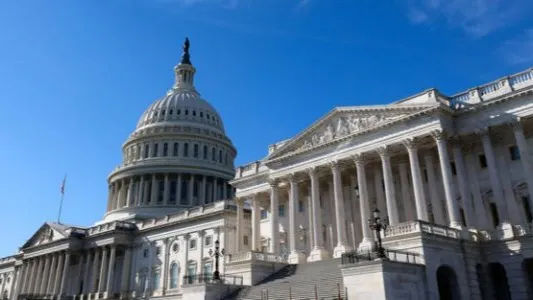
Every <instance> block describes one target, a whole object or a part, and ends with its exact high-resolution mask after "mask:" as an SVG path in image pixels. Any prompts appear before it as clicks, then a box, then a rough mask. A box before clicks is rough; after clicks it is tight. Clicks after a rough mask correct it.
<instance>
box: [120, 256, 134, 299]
mask: <svg viewBox="0 0 533 300" xmlns="http://www.w3.org/2000/svg"><path fill="white" fill-rule="evenodd" d="M131 251H132V250H131V248H130V247H126V250H125V253H124V262H123V263H122V275H121V277H122V279H121V281H120V293H121V295H122V296H123V298H124V297H125V296H126V295H127V293H128V291H129V288H130V270H131ZM126 298H127V297H126Z"/></svg>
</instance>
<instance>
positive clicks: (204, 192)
mask: <svg viewBox="0 0 533 300" xmlns="http://www.w3.org/2000/svg"><path fill="white" fill-rule="evenodd" d="M201 190H202V191H201V195H198V198H200V204H202V205H204V204H206V203H207V176H205V175H202V189H201Z"/></svg>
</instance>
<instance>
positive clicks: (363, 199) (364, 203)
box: [353, 154, 373, 250]
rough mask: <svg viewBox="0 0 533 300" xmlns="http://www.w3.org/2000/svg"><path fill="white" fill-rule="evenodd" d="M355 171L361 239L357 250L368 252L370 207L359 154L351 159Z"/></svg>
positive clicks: (364, 173) (364, 174) (371, 239)
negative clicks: (353, 162)
mask: <svg viewBox="0 0 533 300" xmlns="http://www.w3.org/2000/svg"><path fill="white" fill-rule="evenodd" d="M353 159H354V161H355V167H356V169H357V185H358V186H359V206H360V207H359V209H360V211H361V231H362V232H363V239H362V240H361V243H359V247H358V248H359V250H368V249H371V248H372V244H373V238H372V231H371V230H370V227H368V220H369V219H370V205H369V203H368V186H367V182H366V171H365V164H366V162H365V160H364V157H363V156H362V155H361V154H358V155H355V156H354V157H353Z"/></svg>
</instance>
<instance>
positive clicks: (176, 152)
mask: <svg viewBox="0 0 533 300" xmlns="http://www.w3.org/2000/svg"><path fill="white" fill-rule="evenodd" d="M178 150H179V149H178V143H174V148H173V149H172V155H174V156H178Z"/></svg>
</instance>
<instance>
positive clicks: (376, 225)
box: [368, 208, 387, 259]
mask: <svg viewBox="0 0 533 300" xmlns="http://www.w3.org/2000/svg"><path fill="white" fill-rule="evenodd" d="M368 226H369V227H370V229H372V230H374V233H375V235H376V238H377V242H376V244H375V246H374V251H375V252H376V254H377V256H378V258H381V259H387V255H385V249H384V248H383V244H382V243H381V234H380V232H381V230H382V229H383V230H384V229H385V228H387V224H386V222H383V221H382V220H381V218H380V217H379V209H377V208H376V209H374V211H373V212H372V218H370V219H369V220H368Z"/></svg>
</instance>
